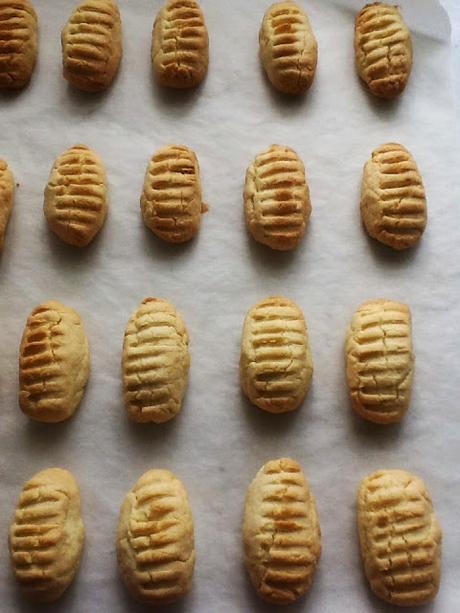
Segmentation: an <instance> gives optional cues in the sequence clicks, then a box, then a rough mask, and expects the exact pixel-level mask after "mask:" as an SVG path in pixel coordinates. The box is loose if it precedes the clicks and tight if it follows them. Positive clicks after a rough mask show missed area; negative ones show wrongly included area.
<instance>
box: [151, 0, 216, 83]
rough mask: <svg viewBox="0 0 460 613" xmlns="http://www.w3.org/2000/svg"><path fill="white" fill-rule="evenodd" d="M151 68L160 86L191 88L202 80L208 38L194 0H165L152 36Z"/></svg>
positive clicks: (206, 66)
mask: <svg viewBox="0 0 460 613" xmlns="http://www.w3.org/2000/svg"><path fill="white" fill-rule="evenodd" d="M151 53H152V64H153V71H154V74H155V78H156V80H157V82H158V83H159V84H160V85H164V86H166V87H174V88H178V89H182V88H188V87H195V86H196V85H198V84H199V83H201V81H202V80H203V79H204V77H205V76H206V73H207V71H208V64H209V38H208V30H207V28H206V23H205V20H204V15H203V11H202V10H201V7H200V5H199V3H198V2H196V0H166V2H165V4H164V5H163V6H162V8H161V10H160V12H159V13H158V15H157V17H156V19H155V23H154V24H153V32H152V52H151Z"/></svg>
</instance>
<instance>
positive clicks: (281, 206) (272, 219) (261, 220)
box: [244, 145, 311, 251]
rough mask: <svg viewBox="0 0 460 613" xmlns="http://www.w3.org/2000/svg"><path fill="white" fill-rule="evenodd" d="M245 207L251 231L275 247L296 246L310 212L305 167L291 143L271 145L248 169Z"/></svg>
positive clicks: (258, 238)
mask: <svg viewBox="0 0 460 613" xmlns="http://www.w3.org/2000/svg"><path fill="white" fill-rule="evenodd" d="M244 211H245V216H246V225H247V228H248V230H249V232H250V233H251V234H252V236H253V237H254V238H255V240H256V241H258V242H259V243H263V244H264V245H268V246H269V247H271V248H272V249H277V250H279V251H286V250H289V249H294V248H295V247H297V245H298V244H299V243H300V241H301V240H302V238H303V235H304V232H305V227H306V225H307V224H308V221H309V219H310V214H311V203H310V191H309V189H308V184H307V179H306V177H305V167H304V165H303V162H302V160H301V159H300V158H299V156H298V155H297V153H296V152H295V151H294V150H293V149H290V148H289V147H282V146H280V145H272V146H271V147H269V148H268V149H267V150H266V151H263V152H262V153H259V155H258V156H257V157H256V158H255V160H254V161H253V162H252V164H251V165H250V166H249V168H248V170H247V172H246V182H245V187H244Z"/></svg>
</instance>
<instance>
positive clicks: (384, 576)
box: [358, 470, 442, 607]
mask: <svg viewBox="0 0 460 613" xmlns="http://www.w3.org/2000/svg"><path fill="white" fill-rule="evenodd" d="M358 531H359V540H360V544H361V555H362V559H363V563H364V570H365V573H366V577H367V580H368V581H369V584H370V586H371V588H372V591H373V592H374V593H375V594H376V595H377V596H378V597H379V598H381V599H382V600H385V601H387V602H390V603H392V604H394V605H399V606H404V607H405V606H415V605H421V604H424V603H426V602H429V601H430V600H432V599H433V598H434V597H435V596H436V594H437V592H438V589H439V583H440V579H441V540H442V532H441V528H440V526H439V523H438V521H437V519H436V516H435V514H434V511H433V505H432V502H431V498H430V495H429V493H428V491H427V489H426V487H425V484H424V483H423V481H422V480H421V479H419V478H418V477H416V476H415V475H412V474H411V473H409V472H406V471H405V470H379V471H377V472H375V473H373V474H372V475H369V476H367V477H366V478H365V479H363V480H362V482H361V485H360V487H359V491H358Z"/></svg>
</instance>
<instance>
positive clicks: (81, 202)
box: [44, 145, 108, 247]
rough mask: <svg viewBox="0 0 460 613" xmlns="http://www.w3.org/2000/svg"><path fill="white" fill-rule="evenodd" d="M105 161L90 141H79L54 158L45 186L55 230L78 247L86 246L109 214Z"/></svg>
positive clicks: (46, 210) (49, 219) (47, 210)
mask: <svg viewBox="0 0 460 613" xmlns="http://www.w3.org/2000/svg"><path fill="white" fill-rule="evenodd" d="M107 208H108V204H107V178H106V174H105V168H104V165H103V163H102V161H101V159H100V158H99V156H98V155H96V153H94V151H92V150H91V149H90V148H89V147H87V146H86V145H75V146H73V147H71V148H70V149H67V151H64V153H62V154H61V155H60V156H59V157H58V158H57V159H56V161H55V162H54V165H53V167H52V169H51V173H50V176H49V179H48V184H47V186H46V188H45V204H44V213H45V217H46V220H47V222H48V224H49V226H50V228H51V230H52V231H53V232H54V233H55V234H57V235H58V236H59V238H61V239H62V240H63V241H65V242H66V243H68V244H69V245H74V246H75V247H86V245H88V244H89V243H90V242H91V241H92V240H93V238H94V237H95V236H96V234H97V233H98V232H99V230H100V229H101V228H102V226H103V224H104V221H105V218H106V215H107Z"/></svg>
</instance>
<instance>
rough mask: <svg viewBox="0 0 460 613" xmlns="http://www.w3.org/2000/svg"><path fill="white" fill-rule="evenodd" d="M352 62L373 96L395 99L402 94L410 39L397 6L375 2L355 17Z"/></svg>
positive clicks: (410, 63) (407, 77) (408, 60)
mask: <svg viewBox="0 0 460 613" xmlns="http://www.w3.org/2000/svg"><path fill="white" fill-rule="evenodd" d="M355 59H356V67H357V69H358V74H359V76H360V77H361V79H362V80H363V81H364V82H365V83H366V85H367V86H368V88H369V90H370V91H371V92H372V93H373V94H374V96H378V97H379V98H395V97H396V96H399V94H401V93H402V92H403V91H404V88H405V87H406V84H407V81H408V80H409V75H410V71H411V68H412V39H411V35H410V32H409V30H408V28H407V26H406V24H405V23H404V20H403V18H402V16H401V13H400V12H399V8H398V7H397V6H391V5H389V4H384V3H382V2H375V3H374V4H368V5H366V6H365V7H364V8H363V9H362V10H361V12H360V13H358V15H357V16H356V23H355Z"/></svg>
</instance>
